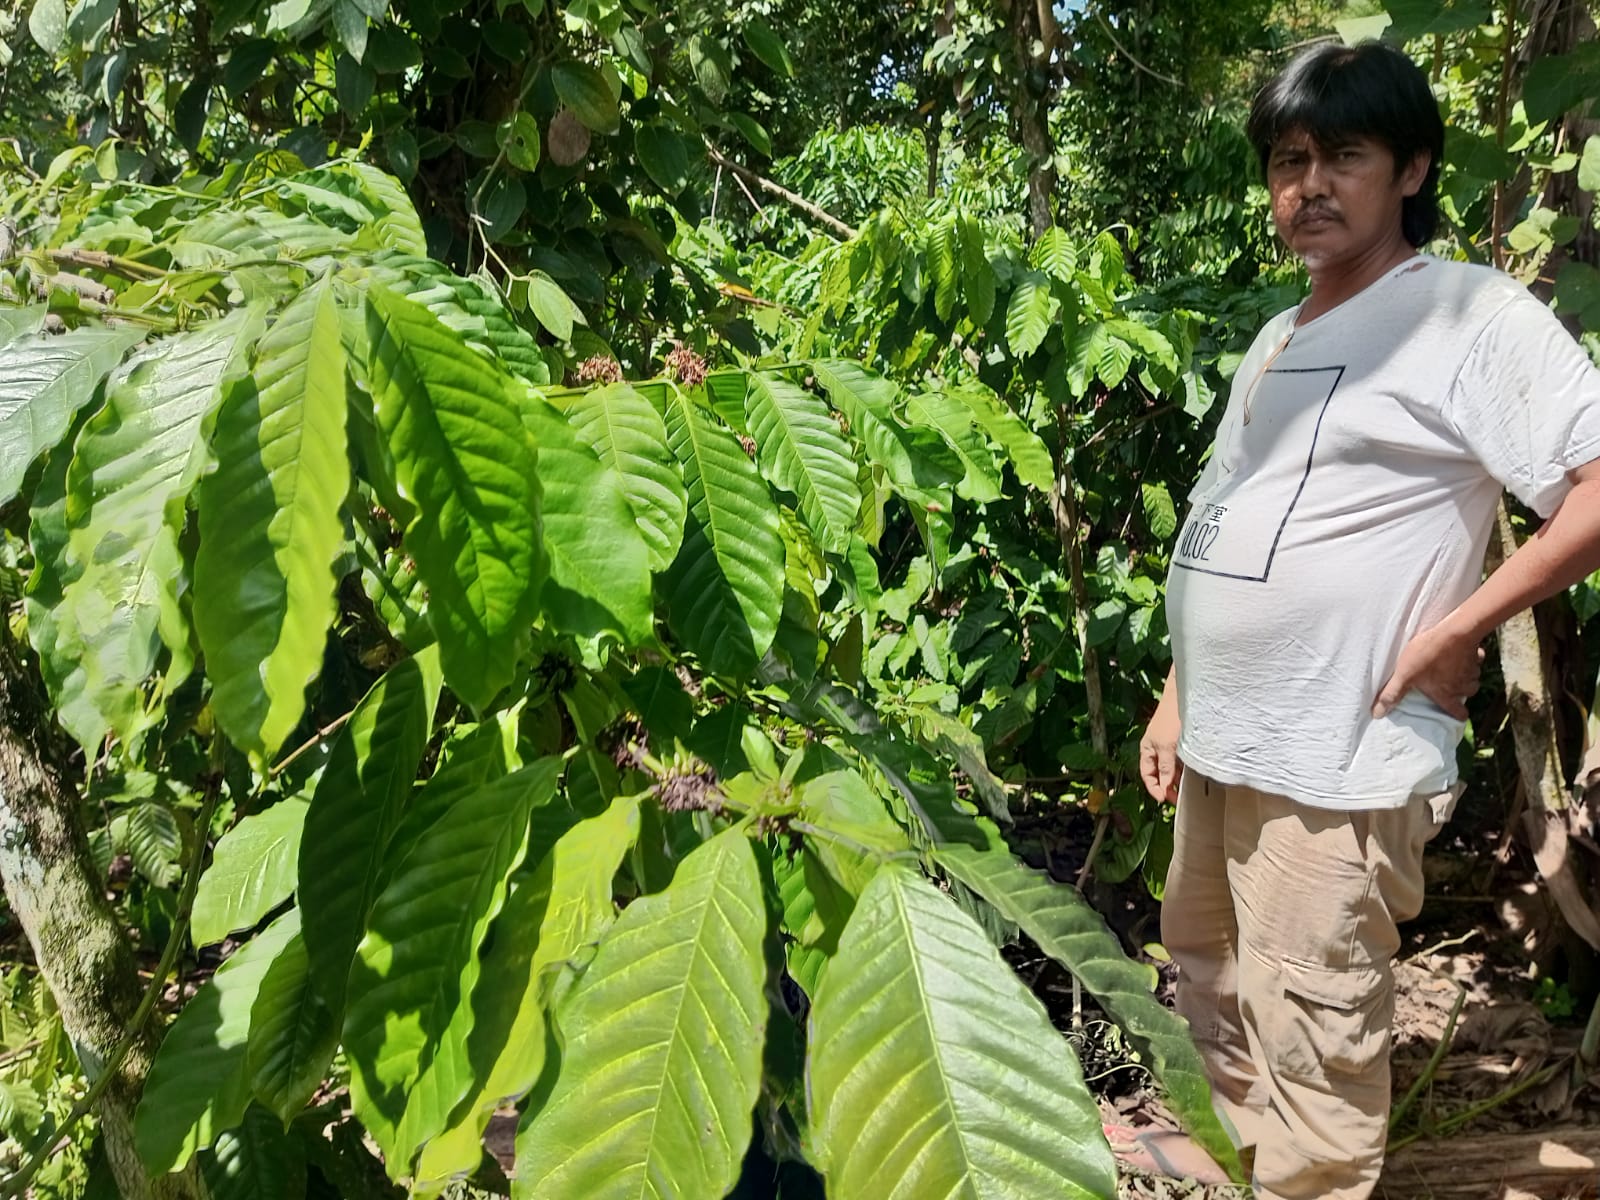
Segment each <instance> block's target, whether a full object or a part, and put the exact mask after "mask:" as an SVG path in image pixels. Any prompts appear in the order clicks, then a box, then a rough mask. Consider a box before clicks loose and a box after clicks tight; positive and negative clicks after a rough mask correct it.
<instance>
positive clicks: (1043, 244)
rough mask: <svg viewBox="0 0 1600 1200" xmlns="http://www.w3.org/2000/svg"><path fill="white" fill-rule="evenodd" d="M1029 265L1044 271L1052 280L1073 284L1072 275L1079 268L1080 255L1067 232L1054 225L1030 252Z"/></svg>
mask: <svg viewBox="0 0 1600 1200" xmlns="http://www.w3.org/2000/svg"><path fill="white" fill-rule="evenodd" d="M1028 265H1029V266H1030V267H1032V268H1033V269H1034V270H1035V271H1043V272H1044V273H1045V274H1046V275H1048V276H1050V277H1051V278H1052V279H1058V280H1060V281H1061V282H1062V283H1071V282H1072V273H1073V271H1075V270H1076V269H1077V266H1078V254H1077V251H1076V250H1074V249H1073V246H1072V239H1071V238H1069V237H1068V236H1067V231H1066V230H1065V229H1063V228H1061V226H1059V225H1052V226H1051V227H1050V228H1049V229H1046V230H1045V231H1044V232H1043V233H1041V234H1040V235H1039V240H1038V241H1036V242H1034V244H1033V245H1032V246H1031V247H1030V248H1029V250H1028Z"/></svg>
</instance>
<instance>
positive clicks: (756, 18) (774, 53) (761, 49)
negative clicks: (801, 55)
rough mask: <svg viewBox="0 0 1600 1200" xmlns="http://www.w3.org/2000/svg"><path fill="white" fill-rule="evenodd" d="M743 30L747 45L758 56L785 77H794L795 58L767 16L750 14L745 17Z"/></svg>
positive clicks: (775, 71)
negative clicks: (766, 18) (791, 56)
mask: <svg viewBox="0 0 1600 1200" xmlns="http://www.w3.org/2000/svg"><path fill="white" fill-rule="evenodd" d="M742 32H743V33H744V43H745V45H747V46H749V47H750V49H751V50H752V51H753V52H754V53H755V56H756V57H757V58H759V59H760V60H761V61H762V62H764V63H766V64H767V66H768V67H770V68H771V69H772V70H773V72H774V73H776V74H778V75H781V76H782V77H783V78H785V79H793V78H794V60H793V59H792V58H790V57H789V48H788V47H787V46H785V45H784V44H783V39H782V38H780V37H779V36H778V34H777V32H776V31H775V30H774V29H773V28H772V26H771V25H769V24H767V22H766V20H765V18H763V17H762V16H761V15H760V14H758V13H751V14H749V15H748V16H746V17H745V19H744V28H743V30H742Z"/></svg>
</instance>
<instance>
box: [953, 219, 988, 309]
mask: <svg viewBox="0 0 1600 1200" xmlns="http://www.w3.org/2000/svg"><path fill="white" fill-rule="evenodd" d="M956 230H957V234H958V235H959V240H960V243H961V295H962V297H963V298H964V299H965V300H966V302H967V315H968V316H969V317H971V318H972V323H973V324H974V325H976V326H977V327H978V328H980V329H981V328H983V327H984V326H985V325H987V324H988V323H989V318H990V317H991V316H993V315H994V301H995V275H994V267H993V266H992V265H990V263H989V255H988V248H987V247H986V246H985V244H984V229H983V225H982V223H981V222H979V221H977V220H974V219H973V218H971V217H961V218H960V219H959V220H958V221H957V225H956Z"/></svg>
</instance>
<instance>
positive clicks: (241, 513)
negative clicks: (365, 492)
mask: <svg viewBox="0 0 1600 1200" xmlns="http://www.w3.org/2000/svg"><path fill="white" fill-rule="evenodd" d="M346 407H347V405H346V403H345V372H344V347H343V345H342V344H341V342H340V337H339V313H338V309H337V307H336V306H335V303H334V294H333V285H332V283H331V282H329V281H327V280H324V281H323V282H321V283H318V284H316V285H314V286H312V287H311V288H308V289H307V290H306V291H304V292H301V293H300V294H299V295H298V296H297V297H296V298H295V299H294V301H293V302H292V303H291V304H290V305H289V307H288V308H287V309H285V310H284V312H283V315H282V316H280V317H279V318H278V320H277V321H276V322H275V323H274V324H273V326H272V328H270V329H269V330H267V332H266V335H265V336H264V337H262V339H261V341H260V342H259V343H257V346H256V352H255V361H254V374H253V377H252V379H251V381H249V382H247V383H241V384H240V385H239V386H237V387H235V388H233V389H232V390H231V391H230V393H229V395H228V398H227V400H226V402H225V403H224V404H223V406H222V410H221V412H219V413H218V415H217V430H216V436H215V440H214V443H213V447H214V450H215V453H216V456H217V469H216V471H215V472H214V473H213V474H212V475H210V476H209V477H208V478H206V479H205V480H204V481H203V482H202V483H201V485H200V494H199V506H200V549H199V552H198V553H197V554H196V556H195V568H194V573H195V588H194V592H195V597H194V623H195V631H196V632H197V633H198V634H199V635H200V647H201V649H202V650H204V651H205V656H206V676H207V677H208V678H209V679H210V680H211V706H212V709H213V710H214V711H215V713H216V715H217V722H218V724H220V725H221V726H222V729H223V731H224V732H225V733H226V734H227V735H228V737H229V738H230V739H231V740H232V741H233V743H234V744H235V745H237V746H238V747H239V748H240V749H242V750H245V751H247V752H249V753H251V754H254V755H256V756H257V757H258V758H263V757H266V756H270V755H271V754H273V753H274V752H275V751H276V750H277V749H278V747H280V746H281V745H282V744H283V741H284V739H285V738H287V737H288V736H289V734H290V732H291V731H292V730H293V729H294V727H295V726H296V725H298V724H299V723H300V718H301V716H302V714H303V713H304V712H305V693H306V687H307V685H309V684H310V683H312V682H313V681H314V680H315V679H316V677H317V675H318V674H319V673H320V672H321V670H322V658H323V654H324V652H325V651H326V649H327V639H328V629H329V627H330V626H331V625H332V624H333V618H334V614H335V612H336V605H335V603H334V589H335V586H336V582H337V581H336V580H335V578H334V573H333V560H334V558H335V557H336V556H337V555H338V553H339V550H340V546H341V545H342V543H343V541H344V527H343V523H342V522H341V520H340V516H339V510H340V507H341V505H343V503H344V498H345V493H346V492H348V491H349V490H350V466H349V458H348V456H347V454H346V452H345V411H346Z"/></svg>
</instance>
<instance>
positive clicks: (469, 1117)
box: [417, 796, 639, 1184]
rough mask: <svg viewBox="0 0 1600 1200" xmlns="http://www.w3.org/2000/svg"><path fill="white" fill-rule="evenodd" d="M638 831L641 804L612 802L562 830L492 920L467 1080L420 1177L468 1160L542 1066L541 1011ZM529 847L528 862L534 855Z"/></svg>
mask: <svg viewBox="0 0 1600 1200" xmlns="http://www.w3.org/2000/svg"><path fill="white" fill-rule="evenodd" d="M638 836H639V801H638V798H637V797H635V796H619V797H618V798H617V799H615V800H614V801H612V803H611V807H610V808H608V809H607V810H606V811H605V812H604V813H602V814H600V815H599V816H596V817H591V818H589V819H588V820H587V821H582V822H580V823H579V824H577V825H575V826H573V828H571V829H569V830H568V831H567V832H566V833H564V834H562V836H561V838H560V840H558V841H557V842H556V844H555V846H554V847H553V848H552V849H551V850H550V852H549V853H548V854H545V855H543V861H541V862H540V863H539V864H538V869H537V870H535V871H532V872H526V873H524V877H523V878H522V879H521V881H520V883H519V884H517V885H516V886H515V887H514V888H513V890H512V891H511V894H510V895H509V896H508V897H507V898H506V904H505V907H504V908H503V909H502V910H501V912H500V915H499V916H498V917H497V918H495V924H494V929H493V932H492V934H491V936H490V940H489V946H488V949H486V950H485V951H484V953H483V962H482V973H481V974H480V975H479V977H478V985H477V987H476V988H474V989H473V992H472V1001H471V1004H472V1010H473V1014H474V1020H473V1024H472V1033H471V1035H470V1038H469V1041H468V1046H467V1057H468V1059H469V1061H470V1062H471V1064H472V1068H473V1072H474V1085H473V1090H472V1092H471V1093H470V1094H469V1095H468V1097H467V1100H466V1102H465V1103H464V1104H463V1105H461V1106H459V1107H458V1108H457V1110H456V1114H455V1117H454V1119H453V1122H452V1126H451V1128H450V1129H449V1130H448V1131H447V1132H445V1133H444V1134H443V1135H441V1136H440V1137H438V1138H436V1139H434V1140H433V1141H430V1142H429V1143H428V1145H427V1146H426V1147H425V1148H424V1150H423V1152H422V1157H421V1159H420V1160H419V1162H418V1165H417V1181H418V1182H419V1183H422V1184H428V1183H432V1182H434V1181H442V1180H445V1179H448V1178H451V1177H452V1176H455V1175H457V1174H460V1173H463V1172H468V1171H470V1170H471V1168H473V1167H475V1166H476V1165H477V1163H478V1159H479V1158H480V1157H481V1156H482V1154H483V1147H482V1145H481V1142H482V1138H483V1131H484V1129H485V1128H487V1126H488V1123H489V1118H490V1117H491V1116H492V1115H493V1114H494V1111H495V1109H497V1108H499V1107H500V1106H502V1105H504V1104H509V1103H512V1102H513V1101H516V1100H519V1099H521V1097H522V1096H523V1095H524V1094H526V1093H527V1091H528V1090H529V1089H530V1088H531V1087H533V1085H534V1083H535V1082H537V1080H538V1078H539V1076H540V1074H541V1072H542V1071H543V1070H544V1063H545V1044H546V1038H547V1034H548V1030H547V1022H546V1016H545V1014H546V1012H547V1011H548V1009H549V1007H550V1004H551V998H552V996H553V995H554V985H555V980H556V977H557V976H558V975H559V973H560V971H561V969H562V968H563V967H564V966H566V964H567V963H568V961H569V960H571V959H573V958H575V957H576V956H577V955H578V954H579V952H580V951H582V950H583V948H584V947H586V946H591V945H593V944H594V943H595V942H597V941H598V940H599V938H600V935H601V934H602V933H604V932H605V930H606V929H607V928H609V927H610V925H611V922H612V921H613V920H614V919H615V916H616V909H615V906H614V905H613V903H612V899H611V885H612V879H613V877H614V876H615V875H616V873H617V869H618V868H619V867H620V866H621V865H622V860H623V858H624V857H625V856H626V855H627V853H628V851H629V849H630V848H631V847H632V846H633V843H634V841H635V840H636V839H637V838H638ZM535 853H536V848H535V847H531V846H530V847H529V851H528V861H529V862H530V863H531V862H533V861H534V860H535Z"/></svg>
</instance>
